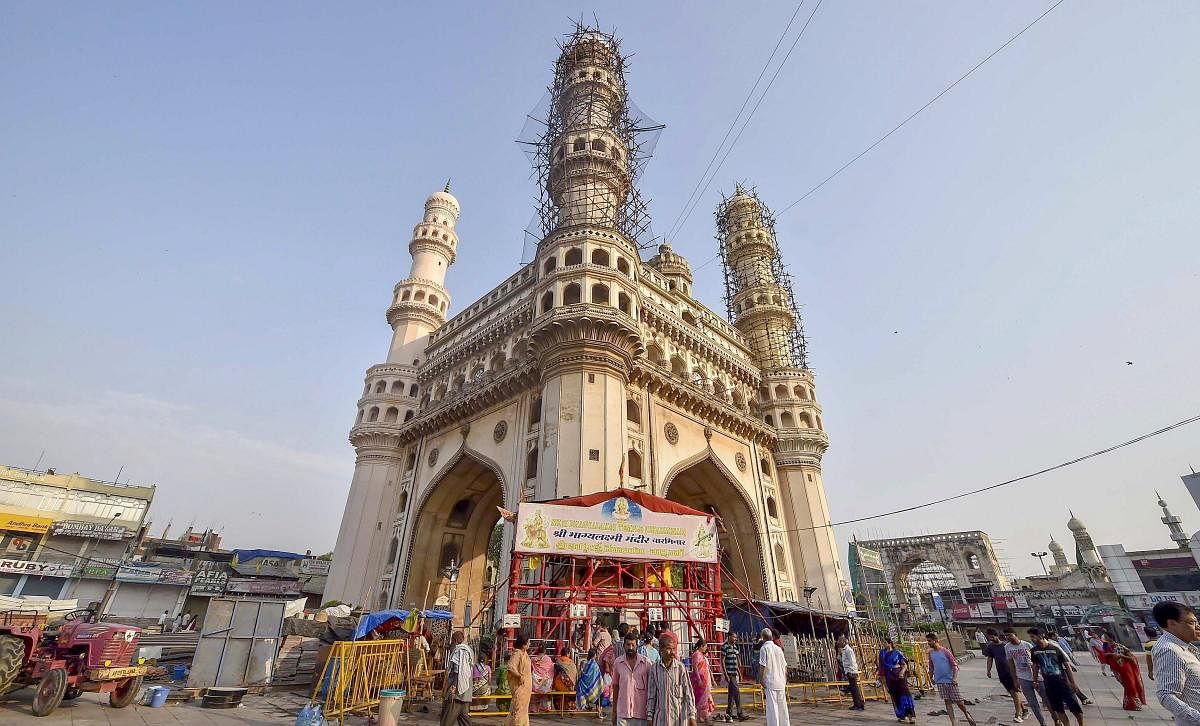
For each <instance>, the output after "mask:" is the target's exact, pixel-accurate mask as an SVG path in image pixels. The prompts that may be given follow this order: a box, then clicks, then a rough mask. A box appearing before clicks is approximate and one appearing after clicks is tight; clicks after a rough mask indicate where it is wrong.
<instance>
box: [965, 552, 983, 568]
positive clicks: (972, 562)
mask: <svg viewBox="0 0 1200 726" xmlns="http://www.w3.org/2000/svg"><path fill="white" fill-rule="evenodd" d="M967 567H969V568H971V569H972V570H981V569H983V566H982V565H980V564H979V555H977V554H975V553H974V552H968V553H967Z"/></svg>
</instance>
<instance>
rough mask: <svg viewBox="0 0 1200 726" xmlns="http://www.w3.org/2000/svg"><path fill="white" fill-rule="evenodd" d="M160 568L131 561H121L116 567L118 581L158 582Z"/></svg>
mask: <svg viewBox="0 0 1200 726" xmlns="http://www.w3.org/2000/svg"><path fill="white" fill-rule="evenodd" d="M160 569H161V568H158V567H149V566H147V565H138V564H132V563H122V564H121V566H120V567H118V568H117V581H118V582H158V576H159V571H160Z"/></svg>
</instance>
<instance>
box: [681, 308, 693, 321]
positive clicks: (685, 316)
mask: <svg viewBox="0 0 1200 726" xmlns="http://www.w3.org/2000/svg"><path fill="white" fill-rule="evenodd" d="M681 317H682V318H683V322H685V323H687V324H688V325H695V324H696V316H695V315H692V314H691V313H690V312H689V311H687V310H684V311H683V315H682V316H681Z"/></svg>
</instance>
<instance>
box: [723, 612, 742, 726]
mask: <svg viewBox="0 0 1200 726" xmlns="http://www.w3.org/2000/svg"><path fill="white" fill-rule="evenodd" d="M721 658H722V665H723V666H724V671H725V692H726V696H725V720H726V721H732V720H734V719H735V718H736V719H737V720H738V721H745V720H746V719H747V718H749V717H748V716H746V713H745V711H743V710H742V692H741V691H740V690H739V689H738V682H739V680H738V679H739V678H740V677H741V667H740V666H741V663H740V662H739V658H740V654H739V653H738V647H737V633H729V635H728V637H726V638H725V643H724V644H723V645H722V646H721ZM734 709H736V710H737V713H736V715H735V713H734Z"/></svg>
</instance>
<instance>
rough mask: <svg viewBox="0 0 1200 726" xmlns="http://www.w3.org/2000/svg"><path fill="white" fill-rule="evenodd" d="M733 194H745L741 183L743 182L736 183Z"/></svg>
mask: <svg viewBox="0 0 1200 726" xmlns="http://www.w3.org/2000/svg"><path fill="white" fill-rule="evenodd" d="M733 193H734V194H742V193H744V192H743V190H742V183H741V182H734V183H733Z"/></svg>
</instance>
